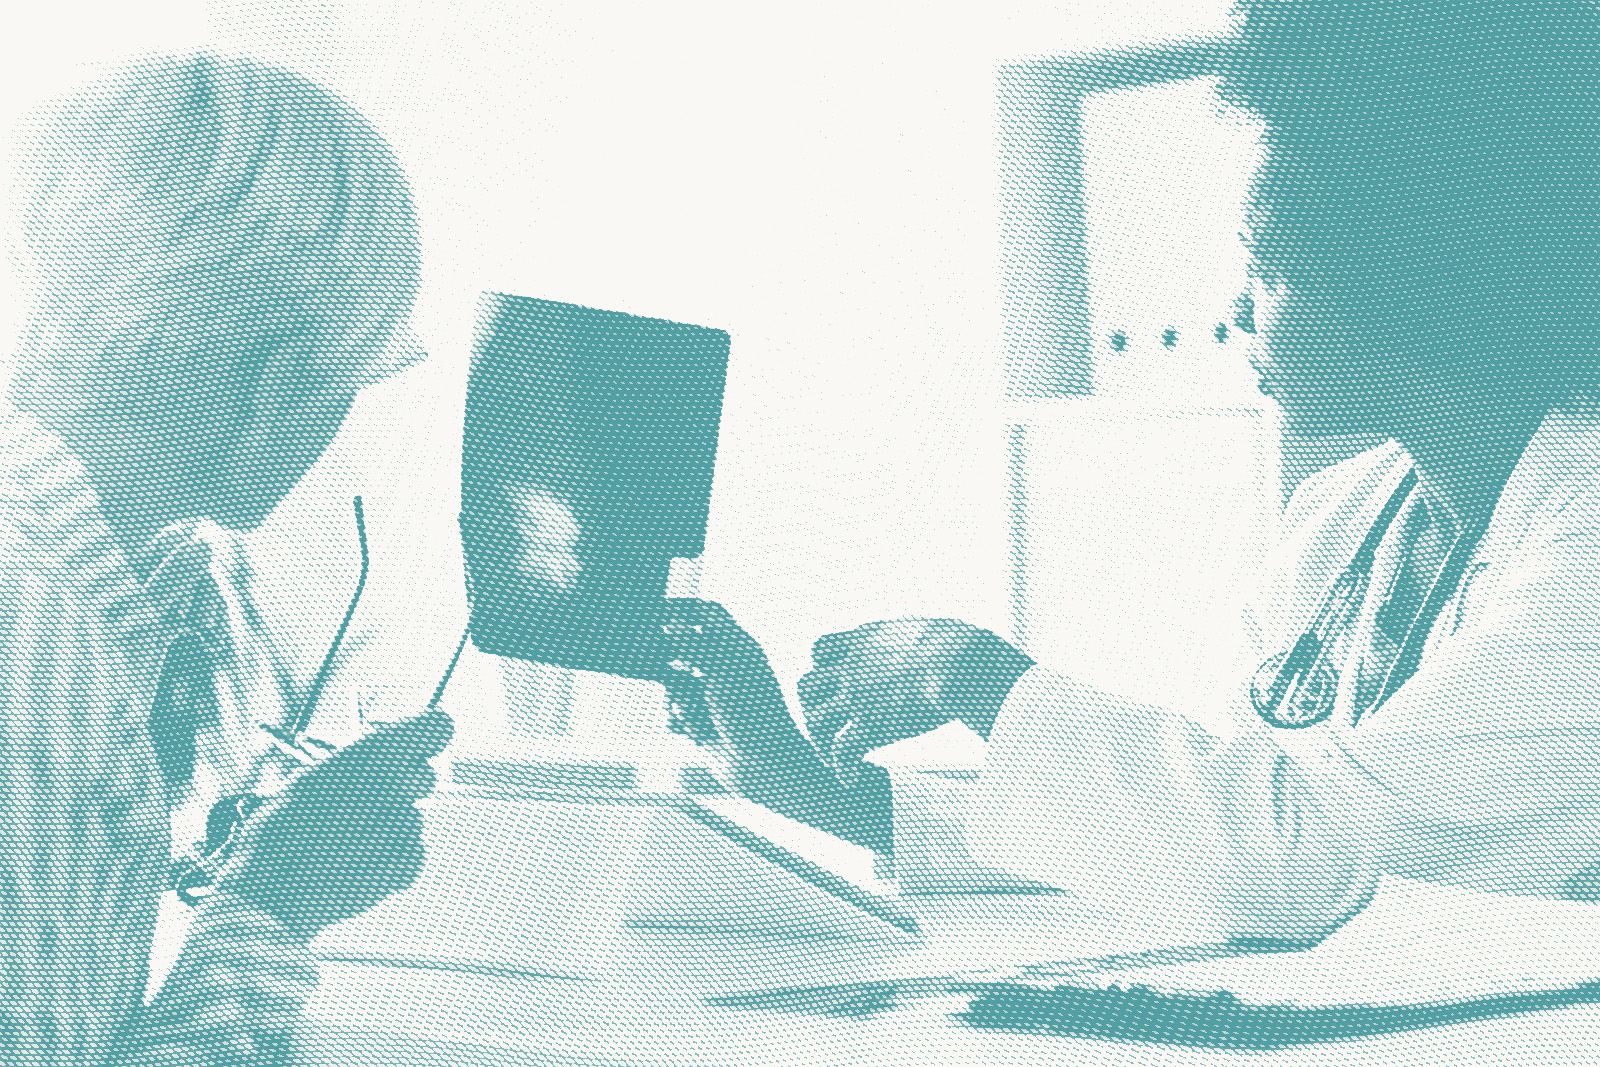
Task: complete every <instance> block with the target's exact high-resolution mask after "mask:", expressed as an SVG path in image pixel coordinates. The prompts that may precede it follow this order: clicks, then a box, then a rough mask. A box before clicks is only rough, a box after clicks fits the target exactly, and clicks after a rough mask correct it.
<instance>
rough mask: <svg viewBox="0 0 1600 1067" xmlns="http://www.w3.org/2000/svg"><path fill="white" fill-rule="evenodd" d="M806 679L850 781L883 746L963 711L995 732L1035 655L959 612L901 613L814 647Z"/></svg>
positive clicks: (807, 702) (833, 757) (982, 731)
mask: <svg viewBox="0 0 1600 1067" xmlns="http://www.w3.org/2000/svg"><path fill="white" fill-rule="evenodd" d="M811 658H812V661H813V662H814V663H815V665H816V666H815V668H814V669H813V670H812V671H811V672H810V673H809V674H807V675H806V676H805V677H803V678H801V679H800V703H801V705H802V706H803V707H804V708H805V712H806V725H807V728H808V729H809V730H810V733H811V739H812V741H813V742H815V744H816V745H817V747H818V749H819V750H820V751H821V752H822V753H824V756H825V758H826V760H827V761H828V763H829V765H830V766H832V767H833V769H834V771H835V772H836V773H837V774H838V775H839V776H840V779H841V780H842V781H844V782H845V783H846V784H848V783H850V782H851V781H853V780H854V779H855V777H856V776H857V775H859V774H860V773H861V769H862V767H863V763H862V760H863V757H865V756H866V754H867V753H868V752H871V751H872V750H873V749H875V748H881V747H883V746H884V745H889V744H893V743H894V742H896V741H903V740H905V739H906V738H908V737H916V736H917V735H918V734H924V733H927V732H928V731H929V730H934V729H937V728H938V727H940V726H943V725H945V724H946V723H948V722H952V721H955V720H957V719H959V720H960V721H962V722H964V723H966V724H967V726H969V727H971V728H972V730H973V731H975V732H976V733H978V734H979V735H980V736H982V737H985V738H987V737H988V736H989V730H990V728H991V727H993V725H994V720H995V717H996V716H997V715H998V714H999V713H1000V707H1001V705H1002V704H1004V703H1005V699H1006V695H1007V694H1008V693H1010V692H1011V687H1012V686H1014V685H1015V684H1016V682H1017V679H1018V678H1020V677H1022V675H1023V673H1024V672H1025V671H1027V669H1028V668H1029V667H1032V666H1033V660H1032V659H1030V658H1028V657H1027V656H1026V655H1024V654H1023V653H1021V652H1019V651H1017V650H1016V649H1015V648H1012V647H1011V645H1009V644H1007V643H1006V642H1005V640H1003V639H1002V638H1001V637H999V636H998V635H996V634H994V633H991V632H990V631H988V630H983V629H979V628H978V627H976V626H972V625H969V624H967V623H964V622H959V621H957V620H955V619H895V620H892V621H886V622H873V623H868V624H867V625H865V626H861V627H857V628H856V629H854V630H851V631H849V632H848V633H838V634H828V635H827V636H825V637H822V638H819V639H818V640H817V642H816V644H815V645H813V646H812V652H811Z"/></svg>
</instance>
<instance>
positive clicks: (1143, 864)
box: [897, 412, 1600, 937]
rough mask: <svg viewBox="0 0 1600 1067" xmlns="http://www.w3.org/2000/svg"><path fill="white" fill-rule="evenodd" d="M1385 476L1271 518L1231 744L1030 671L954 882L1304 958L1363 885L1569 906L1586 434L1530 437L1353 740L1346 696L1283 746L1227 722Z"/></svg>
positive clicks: (1593, 861) (1583, 710) (1589, 617)
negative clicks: (1408, 882)
mask: <svg viewBox="0 0 1600 1067" xmlns="http://www.w3.org/2000/svg"><path fill="white" fill-rule="evenodd" d="M1409 466H1410V461H1409V459H1408V457H1407V456H1406V454H1405V453H1404V451H1403V450H1402V449H1401V448H1400V447H1399V446H1398V445H1396V444H1395V443H1393V442H1390V443H1389V444H1386V445H1383V446H1381V447H1378V448H1375V449H1373V450H1371V451H1369V452H1366V453H1363V454H1362V455H1360V456H1357V457H1355V458H1353V459H1351V460H1349V461H1347V462H1345V463H1341V464H1339V465H1337V466H1335V467H1333V468H1330V469H1328V470H1326V471H1324V472H1322V473H1321V474H1319V475H1317V476H1315V477H1314V478H1312V479H1310V480H1309V481H1308V482H1307V483H1306V484H1305V485H1304V486H1302V487H1301V489H1300V490H1299V491H1298V492H1297V493H1296V494H1295V496H1294V498H1293V500H1292V501H1291V502H1290V505H1289V508H1288V511H1287V514H1286V516H1285V520H1286V521H1285V527H1284V528H1285V532H1286V536H1285V537H1284V538H1283V540H1282V542H1281V544H1280V545H1279V546H1278V548H1277V549H1276V550H1275V552H1274V553H1273V555H1272V557H1271V559H1270V561H1269V564H1268V566H1267V567H1266V568H1265V571H1264V573H1265V575H1266V579H1265V581H1264V583H1263V585H1262V586H1261V588H1260V589H1259V591H1258V593H1257V595H1256V596H1255V598H1254V601H1253V603H1252V605H1251V606H1250V608H1249V610H1248V613H1247V621H1248V624H1249V625H1248V630H1249V632H1250V635H1251V639H1250V644H1251V645H1252V646H1253V647H1252V648H1251V649H1250V650H1249V651H1250V655H1249V658H1248V660H1247V662H1246V663H1242V664H1241V669H1240V670H1239V671H1238V672H1237V679H1236V684H1234V685H1233V686H1231V687H1230V690H1229V691H1228V692H1227V693H1225V694H1223V697H1224V699H1225V700H1226V701H1227V702H1228V704H1229V705H1230V706H1231V708H1232V709H1233V714H1232V725H1233V730H1232V736H1228V737H1218V736H1215V735H1213V734H1210V733H1208V732H1206V731H1205V730H1202V729H1201V728H1199V727H1198V726H1196V725H1194V724H1193V723H1192V722H1190V721H1189V720H1187V719H1185V718H1184V717H1183V716H1182V715H1181V714H1174V713H1173V712H1171V711H1169V710H1165V709H1155V708H1149V707H1142V706H1139V705H1137V704H1135V703H1133V702H1131V701H1128V700H1125V699H1121V698H1118V697H1115V696H1112V695H1109V694H1106V693H1103V692H1098V691H1096V690H1093V689H1091V688H1089V687H1087V686H1085V685H1082V684H1080V683H1077V682H1074V681H1073V680H1072V679H1070V678H1068V677H1066V676H1064V675H1063V674H1060V673H1058V672H1055V671H1053V670H1051V669H1050V667H1049V666H1048V665H1046V664H1041V665H1040V666H1036V667H1034V668H1033V669H1032V670H1030V671H1029V672H1028V673H1027V674H1025V675H1024V676H1023V677H1022V679H1021V680H1020V681H1019V683H1018V684H1017V686H1016V687H1015V689H1014V690H1013V691H1012V693H1011V695H1010V697H1009V698H1008V699H1007V701H1006V703H1005V705H1004V707H1003V709H1002V710H1001V712H1000V715H999V718H998V720H997V721H996V723H995V726H994V729H993V731H992V733H991V736H990V742H989V745H988V752H987V757H986V764H985V767H984V770H983V772H982V774H981V776H980V777H979V778H978V780H977V781H976V782H974V783H973V784H972V785H971V786H970V787H968V788H966V789H965V790H964V792H965V794H966V795H965V796H964V797H963V798H961V800H960V802H959V804H958V809H964V810H962V812H961V814H962V815H963V816H964V826H963V827H962V829H963V830H964V833H965V839H966V847H967V849H968V850H969V851H970V853H971V855H972V857H973V858H974V859H976V860H977V861H978V862H980V863H983V864H988V865H991V866H993V867H998V868H1001V869H1003V870H1005V871H1008V872H1010V873H1012V874H1015V875H1020V876H1023V877H1025V878H1029V879H1033V880H1037V881H1041V882H1045V883H1049V884H1051V885H1055V886H1059V887H1061V888H1064V889H1067V890H1069V891H1071V892H1074V893H1077V894H1079V895H1081V896H1082V897H1083V898H1084V899H1085V901H1086V902H1087V903H1090V904H1094V905H1098V906H1103V907H1109V908H1114V909H1117V910H1121V911H1124V912H1127V911H1129V910H1133V911H1138V910H1140V909H1144V910H1145V911H1147V912H1148V913H1149V914H1151V915H1162V916H1164V917H1166V918H1169V919H1170V917H1171V916H1172V915H1174V914H1184V915H1187V916H1189V917H1190V918H1191V921H1192V923H1193V924H1197V925H1200V926H1204V927H1206V928H1208V929H1216V930H1217V932H1220V933H1226V934H1233V935H1242V936H1272V937H1277V936H1288V937H1299V936H1307V937H1315V936H1319V935H1320V934H1323V933H1326V932H1327V931H1328V930H1330V929H1332V928H1333V927H1335V926H1337V925H1338V924H1339V923H1341V922H1343V921H1344V920H1345V919H1346V918H1348V917H1349V916H1350V915H1351V914H1353V913H1354V912H1355V911H1358V910H1359V909H1360V907H1361V906H1362V904H1363V903H1364V902H1365V900H1366V899H1367V896H1368V894H1369V893H1370V890H1371V888H1372V887H1373V885H1374V884H1375V883H1376V879H1377V877H1378V875H1379V874H1380V873H1389V874H1396V875H1401V876H1406V877H1412V878H1422V879H1430V880H1435V881H1441V882H1448V883H1453V884H1456V885H1460V886H1465V887H1470V888H1474V889H1480V890H1489V891H1501V892H1511V893H1521V894H1533V895H1539V896H1546V897H1561V896H1564V895H1570V894H1571V892H1572V891H1573V883H1574V880H1575V879H1576V878H1578V877H1579V876H1580V875H1581V874H1582V872H1585V871H1588V870H1590V869H1593V868H1596V867H1597V866H1600V422H1597V421H1596V420H1595V419H1592V418H1586V417H1579V416H1576V415H1572V414H1567V413H1562V412H1556V413H1552V414H1551V415H1550V416H1549V417H1547V419H1546V420H1545V421H1544V423H1543V425H1542V426H1541V427H1540V429H1539V431H1538V433H1537V434H1536V435H1535V437H1534V438H1533V440H1532V442H1531V443H1530V444H1529V446H1528V448H1527V450H1526V451H1525V453H1524V455H1523V457H1522V459H1521V461H1520V462H1519V463H1518V465H1517V467H1516V469H1515V471H1514V473H1513V474H1512V476H1511V479H1510V481H1509V482H1508V484H1507V485H1506V487H1505V491H1504V492H1503V493H1502V495H1501V498H1500V501H1499V504H1498V506H1497V507H1496V509H1495V512H1494V516H1493V520H1492V522H1491V524H1490V526H1489V529H1488V531H1487V533H1486V534H1485V536H1484V538H1483V540H1482V541H1481V542H1480V544H1479V546H1478V548H1477V550H1476V552H1475V554H1474V556H1473V558H1472V561H1471V564H1470V566H1469V567H1468V569H1467V572H1466V578H1465V579H1464V581H1463V582H1462V585H1461V588H1460V589H1459V590H1458V591H1457V593H1456V595H1455V597H1454V598H1453V599H1452V601H1451V602H1450V603H1448V604H1447V605H1446V607H1445V609H1444V610H1443V612H1442V613H1441V614H1440V617H1439V620H1438V622H1437V623H1436V624H1435V626H1434V629H1433V632H1432V633H1431V635H1430V637H1429V641H1428V644H1427V646H1426V649H1425V651H1424V654H1423V657H1422V661H1421V665H1420V667H1419V669H1418V671H1417V673H1416V674H1415V676H1413V677H1412V678H1411V680H1410V681H1408V682H1407V683H1406V684H1405V685H1404V686H1403V687H1402V688H1401V689H1400V690H1398V691H1397V692H1396V693H1395V694H1394V695H1393V696H1391V697H1390V698H1389V700H1388V701H1387V702H1386V703H1385V704H1384V705H1383V706H1382V707H1381V708H1379V709H1377V710H1376V711H1374V712H1371V713H1369V714H1367V715H1366V716H1365V717H1363V718H1362V719H1361V722H1360V724H1359V725H1355V724H1354V723H1353V722H1352V714H1351V708H1352V699H1351V694H1350V692H1349V687H1348V685H1346V686H1344V687H1343V689H1342V692H1341V694H1340V700H1339V702H1338V703H1337V705H1336V707H1335V712H1334V714H1333V716H1332V718H1331V719H1330V720H1328V721H1327V722H1325V723H1323V724H1321V725H1318V726H1314V727H1311V728H1308V729H1303V730H1281V729H1275V728H1272V727H1270V726H1268V725H1267V724H1265V723H1264V722H1262V721H1261V720H1260V719H1259V718H1258V717H1257V716H1256V715H1255V714H1254V712H1253V711H1252V710H1251V708H1250V704H1249V697H1248V685H1249V678H1250V673H1251V668H1253V667H1254V665H1255V664H1256V663H1258V662H1260V661H1261V660H1264V659H1265V658H1266V657H1268V656H1269V655H1272V654H1274V653H1276V652H1279V651H1281V650H1283V649H1284V648H1287V647H1288V645H1289V643H1291V642H1292V641H1293V639H1294V638H1295V637H1296V636H1297V635H1298V634H1299V633H1300V632H1301V631H1302V630H1303V629H1304V627H1305V626H1306V624H1307V622H1308V621H1309V618H1310V616H1311V614H1312V613H1313V612H1314V611H1315V610H1316V608H1317V606H1318V604H1319V603H1320V601H1321V598H1322V596H1323V595H1324V593H1325V591H1326V589H1327V587H1328V585H1329V583H1330V582H1331V581H1332V580H1333V579H1334V577H1335V576H1336V575H1337V574H1338V573H1339V571H1340V570H1342V569H1343V568H1344V567H1345V566H1346V565H1347V564H1348V563H1349V561H1350V559H1351V557H1352V555H1353V554H1354V552H1355V550H1356V547H1357V546H1358V545H1359V544H1360V542H1361V540H1362V539H1363V538H1364V537H1365V535H1366V533H1367V531H1368V529H1369V528H1370V527H1371V525H1372V522H1373V520H1374V519H1375V517H1376V516H1377V513H1378V512H1379V511H1380V510H1381V509H1382V507H1383V505H1384V503H1385V501H1387V499H1388V498H1389V496H1390V494H1391V492H1392V491H1393V489H1394V488H1395V487H1396V485H1398V483H1399V481H1400V479H1401V478H1402V477H1403V476H1404V474H1405V472H1406V470H1407V469H1409ZM1400 525H1401V524H1400V523H1396V525H1395V527H1394V528H1392V529H1391V531H1390V534H1389V536H1388V537H1387V538H1386V540H1385V544H1384V545H1382V546H1380V550H1379V554H1378V558H1377V561H1376V564H1375V567H1374V573H1373V580H1372V583H1371V592H1370V593H1369V597H1368V601H1369V602H1368V603H1367V605H1365V609H1364V610H1363V612H1362V615H1361V617H1360V619H1359V620H1358V621H1357V623H1356V625H1355V626H1354V628H1353V632H1352V635H1351V637H1350V639H1348V640H1346V641H1344V642H1343V643H1342V647H1339V648H1337V649H1336V651H1335V662H1336V663H1340V664H1341V665H1342V666H1341V670H1340V675H1341V679H1345V678H1348V677H1351V676H1353V670H1354V667H1355V665H1356V657H1358V656H1360V655H1362V654H1363V651H1364V650H1365V649H1366V648H1367V647H1368V644H1367V634H1368V633H1369V632H1370V631H1368V630H1367V628H1368V627H1370V626H1371V624H1372V615H1373V613H1374V612H1375V610H1376V608H1377V606H1378V603H1379V601H1380V599H1381V597H1382V596H1383V595H1384V593H1385V591H1386V590H1387V588H1388V584H1389V582H1390V581H1391V580H1392V577H1393V575H1394V571H1395V568H1396V567H1397V565H1398V563H1399V562H1400V560H1399V556H1400V554H1401V553H1399V552H1398V551H1397V547H1398V546H1397V545H1396V543H1395V542H1396V540H1397V537H1398V536H1399V531H1400ZM1044 654H1045V658H1046V659H1048V651H1047V650H1044ZM897 778H898V779H899V780H900V781H901V782H902V784H904V783H905V781H906V779H905V778H904V776H902V775H897ZM913 792H914V791H913V790H905V789H902V790H897V804H900V805H902V806H903V808H904V809H905V810H901V811H897V826H902V825H903V826H911V825H914V824H916V825H921V826H923V827H926V826H928V825H930V820H931V819H932V818H933V816H932V815H931V814H930V813H929V812H928V811H927V806H928V805H927V803H926V801H925V800H924V801H922V804H921V810H912V809H913V808H916V806H917V805H918V803H919V801H918V799H917V798H916V797H914V796H913V795H912V793H913ZM953 799H954V794H953V791H952V790H951V789H950V788H949V787H948V786H945V787H943V788H942V800H943V802H944V803H950V802H951V801H952V800H953ZM905 851H906V853H907V855H908V856H909V857H910V859H911V862H916V858H917V857H918V856H919V855H927V854H928V853H927V851H926V850H923V851H922V852H919V850H917V849H915V848H911V849H907V850H905ZM934 852H935V853H936V852H937V850H934ZM904 874H905V875H908V876H910V877H912V878H914V879H920V880H922V881H924V882H928V881H930V880H931V881H938V877H936V876H934V875H930V873H929V872H927V871H922V872H917V871H913V870H906V871H904ZM949 876H950V872H945V878H946V880H948V878H949Z"/></svg>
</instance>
